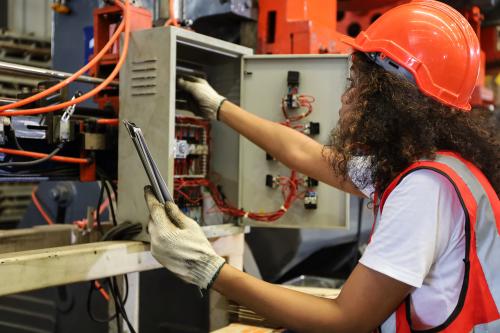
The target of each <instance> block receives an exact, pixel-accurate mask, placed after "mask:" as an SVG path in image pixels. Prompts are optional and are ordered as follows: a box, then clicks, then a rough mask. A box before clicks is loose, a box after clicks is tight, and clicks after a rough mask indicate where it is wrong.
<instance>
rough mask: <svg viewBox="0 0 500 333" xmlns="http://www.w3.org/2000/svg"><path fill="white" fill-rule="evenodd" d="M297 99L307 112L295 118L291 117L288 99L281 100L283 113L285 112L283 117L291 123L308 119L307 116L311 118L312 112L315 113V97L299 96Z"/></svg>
mask: <svg viewBox="0 0 500 333" xmlns="http://www.w3.org/2000/svg"><path fill="white" fill-rule="evenodd" d="M297 99H298V102H299V105H300V107H302V108H306V110H305V111H304V112H302V113H300V114H298V115H295V116H292V115H290V113H289V111H288V105H287V99H286V98H285V97H284V98H283V99H282V100H281V111H282V112H283V116H285V118H286V119H287V121H291V122H294V121H299V120H301V119H304V118H306V117H307V116H309V115H310V114H311V112H313V106H312V103H314V101H315V100H316V99H315V98H314V97H313V96H310V95H299V96H298V97H297Z"/></svg>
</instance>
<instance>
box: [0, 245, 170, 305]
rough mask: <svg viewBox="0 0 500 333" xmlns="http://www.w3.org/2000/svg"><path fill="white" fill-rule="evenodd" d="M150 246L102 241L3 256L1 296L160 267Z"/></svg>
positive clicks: (1, 264)
mask: <svg viewBox="0 0 500 333" xmlns="http://www.w3.org/2000/svg"><path fill="white" fill-rule="evenodd" d="M160 267H161V266H160V264H159V263H158V262H157V261H156V260H155V259H154V258H153V257H152V256H151V253H150V252H149V245H148V244H144V243H142V242H134V241H119V242H118V241H116V242H99V243H91V244H81V245H72V246H63V247H57V248H49V249H43V250H32V251H24V252H18V253H7V254H1V255H0V276H1V277H2V283H1V284H0V296H2V295H8V294H15V293H18V292H22V291H29V290H34V289H40V288H46V287H52V286H57V285H62V284H68V283H74V282H79V281H89V280H94V279H100V278H104V277H109V276H114V275H120V274H125V273H131V272H140V271H146V270H151V269H155V268H160Z"/></svg>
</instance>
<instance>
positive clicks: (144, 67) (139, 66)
mask: <svg viewBox="0 0 500 333" xmlns="http://www.w3.org/2000/svg"><path fill="white" fill-rule="evenodd" d="M156 69H157V68H156V59H151V60H142V61H132V73H131V74H132V75H131V79H130V83H129V84H130V85H131V89H130V93H131V94H132V96H152V95H156V75H157V72H156Z"/></svg>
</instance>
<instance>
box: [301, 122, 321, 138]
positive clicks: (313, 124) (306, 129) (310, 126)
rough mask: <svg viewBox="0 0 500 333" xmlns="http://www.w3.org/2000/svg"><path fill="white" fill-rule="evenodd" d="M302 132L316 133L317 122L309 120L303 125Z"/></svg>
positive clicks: (317, 132)
mask: <svg viewBox="0 0 500 333" xmlns="http://www.w3.org/2000/svg"><path fill="white" fill-rule="evenodd" d="M303 132H304V134H307V135H311V136H312V135H318V134H319V123H316V122H313V121H311V122H309V123H307V124H306V125H305V126H304V131H303Z"/></svg>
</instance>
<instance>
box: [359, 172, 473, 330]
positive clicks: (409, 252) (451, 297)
mask: <svg viewBox="0 0 500 333" xmlns="http://www.w3.org/2000/svg"><path fill="white" fill-rule="evenodd" d="M464 224H465V216H464V211H463V208H462V206H461V204H460V201H459V199H458V195H457V193H456V192H455V189H454V188H453V186H452V184H451V183H450V182H449V181H448V179H447V178H445V177H444V176H443V175H441V174H439V173H437V172H434V171H431V170H417V171H414V172H412V173H410V174H409V175H407V176H406V177H405V178H404V179H403V180H402V181H401V182H400V183H399V184H398V185H397V186H396V187H395V188H394V190H393V191H392V192H391V194H390V195H389V197H388V198H387V200H386V202H385V204H384V209H383V212H382V215H381V218H380V220H379V223H378V226H377V229H376V231H375V233H374V234H373V236H372V239H371V242H370V244H369V245H368V247H367V248H366V251H365V252H364V254H363V256H362V258H361V259H360V263H361V264H363V265H364V266H366V267H369V268H371V269H373V270H375V271H377V272H380V273H382V274H385V275H388V276H390V277H392V278H394V279H396V280H399V281H401V282H404V283H406V284H409V285H411V286H413V287H415V290H414V291H413V292H412V294H411V300H412V303H411V305H412V306H411V310H412V323H413V327H414V328H415V329H427V328H432V327H435V326H438V325H440V324H442V323H443V322H444V321H445V320H446V319H447V318H448V317H449V316H450V314H451V313H452V311H453V310H454V309H455V307H456V305H457V302H458V298H459V294H460V289H461V287H462V282H463V276H464V269H465V267H464V262H463V259H464V257H465V231H464Z"/></svg>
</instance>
